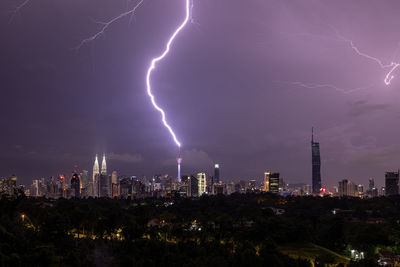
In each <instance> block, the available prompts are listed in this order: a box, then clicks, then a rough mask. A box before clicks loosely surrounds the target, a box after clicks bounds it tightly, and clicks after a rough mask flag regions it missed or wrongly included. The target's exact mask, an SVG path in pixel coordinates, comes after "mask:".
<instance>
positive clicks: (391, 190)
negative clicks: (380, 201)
mask: <svg viewBox="0 0 400 267" xmlns="http://www.w3.org/2000/svg"><path fill="white" fill-rule="evenodd" d="M398 194H399V172H386V174H385V195H386V196H393V195H398Z"/></svg>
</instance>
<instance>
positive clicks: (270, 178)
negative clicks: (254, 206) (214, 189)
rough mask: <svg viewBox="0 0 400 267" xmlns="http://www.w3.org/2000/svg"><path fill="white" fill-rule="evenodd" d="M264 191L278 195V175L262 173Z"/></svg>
mask: <svg viewBox="0 0 400 267" xmlns="http://www.w3.org/2000/svg"><path fill="white" fill-rule="evenodd" d="M264 191H265V192H272V193H279V173H270V172H264Z"/></svg>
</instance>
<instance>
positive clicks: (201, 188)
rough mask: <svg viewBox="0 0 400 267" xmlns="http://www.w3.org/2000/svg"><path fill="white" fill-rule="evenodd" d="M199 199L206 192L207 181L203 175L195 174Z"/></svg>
mask: <svg viewBox="0 0 400 267" xmlns="http://www.w3.org/2000/svg"><path fill="white" fill-rule="evenodd" d="M197 180H198V190H199V197H200V196H201V195H202V194H204V193H205V192H206V187H207V180H206V174H205V173H198V174H197Z"/></svg>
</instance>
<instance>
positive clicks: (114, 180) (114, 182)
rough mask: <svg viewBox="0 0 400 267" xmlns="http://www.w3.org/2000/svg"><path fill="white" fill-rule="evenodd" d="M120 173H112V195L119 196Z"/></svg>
mask: <svg viewBox="0 0 400 267" xmlns="http://www.w3.org/2000/svg"><path fill="white" fill-rule="evenodd" d="M118 192H119V190H118V173H117V172H116V171H113V172H112V174H111V196H112V197H118Z"/></svg>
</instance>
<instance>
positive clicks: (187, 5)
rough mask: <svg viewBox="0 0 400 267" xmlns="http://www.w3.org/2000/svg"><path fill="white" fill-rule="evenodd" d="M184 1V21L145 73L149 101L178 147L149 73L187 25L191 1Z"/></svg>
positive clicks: (179, 145) (179, 144)
mask: <svg viewBox="0 0 400 267" xmlns="http://www.w3.org/2000/svg"><path fill="white" fill-rule="evenodd" d="M185 1H186V16H185V19H184V21H183V22H182V24H180V25H179V27H178V28H177V29H176V30H175V31H174V33H173V34H172V35H171V37H170V38H169V40H168V42H167V44H166V46H165V50H164V52H163V53H162V54H161V55H160V56H158V57H156V58H153V59H152V60H151V64H150V67H149V68H148V70H147V75H146V85H147V94H148V96H149V97H150V99H151V103H152V104H153V106H154V108H155V109H156V110H157V111H159V112H160V113H161V118H162V122H163V124H164V126H165V127H166V128H167V129H168V131H169V132H170V134H171V136H172V138H173V139H174V142H175V144H176V145H177V146H178V147H179V148H180V147H181V143H180V142H179V140H178V138H177V137H176V135H175V133H174V131H173V130H172V128H171V126H170V125H169V124H168V123H167V120H166V115H165V112H164V110H163V109H162V108H160V107H159V106H158V105H157V103H156V101H155V98H154V95H153V94H152V91H151V74H152V72H153V70H154V69H155V68H156V64H157V63H158V62H159V61H161V60H162V59H164V58H165V57H166V56H167V54H168V53H169V51H170V48H171V45H172V43H173V41H174V40H175V38H176V36H177V35H178V34H179V33H180V32H181V31H182V29H183V28H184V27H185V26H186V25H187V23H188V21H189V20H190V18H191V1H190V0H185Z"/></svg>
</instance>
